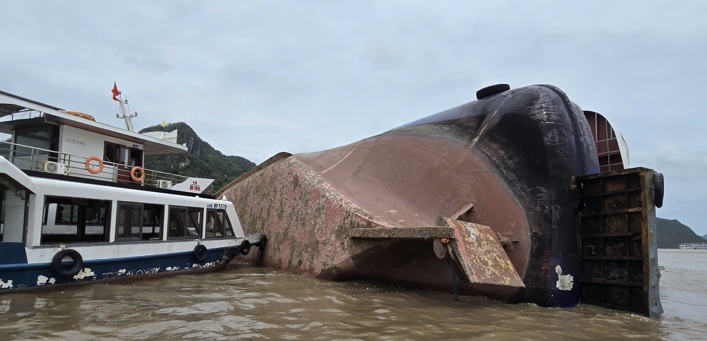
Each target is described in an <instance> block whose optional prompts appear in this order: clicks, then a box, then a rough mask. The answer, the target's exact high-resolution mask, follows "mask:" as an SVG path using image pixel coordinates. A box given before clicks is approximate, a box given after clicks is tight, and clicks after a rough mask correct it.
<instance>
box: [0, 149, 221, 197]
mask: <svg viewBox="0 0 707 341" xmlns="http://www.w3.org/2000/svg"><path fill="white" fill-rule="evenodd" d="M0 156H3V157H5V158H6V159H7V160H8V161H10V162H11V163H12V164H14V165H15V166H17V168H20V169H23V170H32V171H39V172H44V171H45V164H46V163H47V162H56V163H58V164H63V165H64V171H63V174H64V175H68V176H76V177H81V178H87V179H96V180H103V181H109V182H120V183H133V184H142V185H143V186H153V187H157V184H158V182H159V181H160V180H164V181H171V182H172V184H173V185H176V184H179V183H182V182H184V181H186V180H187V178H188V177H187V176H184V175H178V174H171V173H166V172H160V171H156V170H151V169H145V168H144V167H143V170H144V172H145V177H144V178H143V179H142V181H140V182H136V181H134V180H133V179H132V178H131V176H130V171H131V170H132V168H133V167H132V166H130V165H123V164H118V163H114V162H108V161H105V160H104V161H103V170H102V171H101V172H100V173H97V174H92V173H90V172H89V171H88V169H87V167H86V160H87V159H88V158H86V157H81V156H77V155H71V154H66V153H59V152H57V151H54V150H48V149H43V148H37V147H31V146H26V145H22V144H17V143H12V142H6V141H0ZM89 167H91V168H92V169H94V170H97V169H98V162H97V161H92V162H91V163H90V165H89ZM210 187H211V186H209V188H207V189H205V190H204V191H203V192H202V193H208V192H209V191H210V190H211V188H210Z"/></svg>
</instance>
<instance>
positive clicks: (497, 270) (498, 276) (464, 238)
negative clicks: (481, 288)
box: [446, 218, 525, 288]
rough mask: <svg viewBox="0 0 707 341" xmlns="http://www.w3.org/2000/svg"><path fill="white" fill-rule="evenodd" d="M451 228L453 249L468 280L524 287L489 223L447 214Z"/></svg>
mask: <svg viewBox="0 0 707 341" xmlns="http://www.w3.org/2000/svg"><path fill="white" fill-rule="evenodd" d="M446 221H447V224H449V226H451V227H453V228H454V238H455V239H454V240H453V241H452V249H453V250H454V253H455V255H456V257H455V258H456V259H458V260H459V261H460V265H461V268H462V269H463V270H464V273H465V274H466V276H467V280H468V281H469V282H471V283H478V284H495V285H506V286H512V287H518V288H523V287H525V284H523V280H522V279H521V278H520V276H519V275H518V272H517V271H516V268H515V267H514V266H513V263H511V260H510V259H509V258H508V255H507V254H506V251H505V250H504V249H503V246H502V245H501V242H500V241H499V240H498V238H497V237H496V234H495V232H494V231H493V230H492V229H491V228H490V227H488V226H484V225H480V224H474V223H469V222H464V221H460V220H454V219H449V218H446Z"/></svg>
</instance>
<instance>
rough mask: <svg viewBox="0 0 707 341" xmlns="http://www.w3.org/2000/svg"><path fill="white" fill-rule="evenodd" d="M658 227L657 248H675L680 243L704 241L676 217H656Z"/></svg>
mask: <svg viewBox="0 0 707 341" xmlns="http://www.w3.org/2000/svg"><path fill="white" fill-rule="evenodd" d="M656 219H657V222H656V225H657V229H658V248H659V249H677V248H678V246H679V245H680V244H682V243H704V242H705V240H704V239H703V238H702V237H700V236H698V235H697V234H696V233H695V232H694V231H692V229H691V228H689V227H687V226H686V225H684V224H682V223H681V222H679V221H678V220H677V219H663V218H656Z"/></svg>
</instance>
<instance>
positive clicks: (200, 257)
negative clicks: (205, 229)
mask: <svg viewBox="0 0 707 341" xmlns="http://www.w3.org/2000/svg"><path fill="white" fill-rule="evenodd" d="M208 256H209V250H208V249H207V248H206V246H204V245H203V244H199V245H197V246H196V247H194V258H195V259H196V260H197V261H198V262H199V263H202V262H203V261H205V260H206V257H208Z"/></svg>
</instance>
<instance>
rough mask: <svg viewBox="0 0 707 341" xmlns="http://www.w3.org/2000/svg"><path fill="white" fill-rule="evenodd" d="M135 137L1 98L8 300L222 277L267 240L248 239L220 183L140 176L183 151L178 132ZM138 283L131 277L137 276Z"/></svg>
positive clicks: (2, 237) (0, 227)
mask: <svg viewBox="0 0 707 341" xmlns="http://www.w3.org/2000/svg"><path fill="white" fill-rule="evenodd" d="M113 99H114V100H116V101H117V102H119V108H120V111H121V114H120V115H118V118H120V119H124V120H125V123H126V129H122V128H117V127H113V126H110V125H107V124H103V123H99V122H96V121H95V119H94V118H93V117H92V116H90V115H87V114H83V113H79V112H72V111H65V110H62V109H60V108H57V107H54V106H51V105H47V104H43V103H40V102H37V101H33V100H30V99H27V98H23V97H20V96H16V95H13V94H10V93H6V92H2V91H0V116H1V117H4V119H3V120H2V121H1V122H0V132H4V133H7V134H11V136H12V137H11V139H10V140H8V141H5V142H1V143H0V155H2V157H0V189H1V190H2V196H1V198H2V199H1V200H2V205H1V206H2V214H1V215H0V223H1V224H0V293H2V292H12V291H15V290H17V289H28V288H36V287H46V286H58V285H62V284H71V283H87V282H88V283H91V282H95V281H108V280H114V279H119V278H125V277H131V276H146V275H160V274H168V273H169V274H174V273H182V272H205V271H212V270H217V269H222V268H224V267H225V266H226V265H227V264H228V263H229V262H230V261H231V260H232V259H233V258H234V257H236V256H237V255H238V254H248V252H250V248H251V246H257V247H258V248H259V249H262V248H263V247H264V246H265V245H264V244H265V237H264V236H263V235H261V234H256V235H251V236H245V235H244V233H243V229H242V228H241V224H240V221H239V219H238V215H237V213H236V211H235V209H234V207H233V204H232V203H231V202H230V201H228V200H225V198H221V199H217V198H214V197H213V196H209V195H205V194H204V191H205V190H206V189H207V188H208V187H209V186H210V185H211V183H212V182H213V180H212V179H203V178H188V177H184V176H180V175H174V174H168V173H163V172H157V171H151V170H148V169H144V168H143V163H144V156H145V155H149V154H178V153H186V152H187V147H186V146H183V145H179V144H177V143H176V132H172V133H162V132H160V133H145V134H140V133H137V132H135V131H133V129H132V121H131V119H132V118H133V117H135V116H136V115H137V114H135V115H131V114H129V112H128V110H127V101H126V100H123V98H122V95H120V93H119V92H117V88H115V87H114V97H113ZM133 278H134V277H133Z"/></svg>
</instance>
